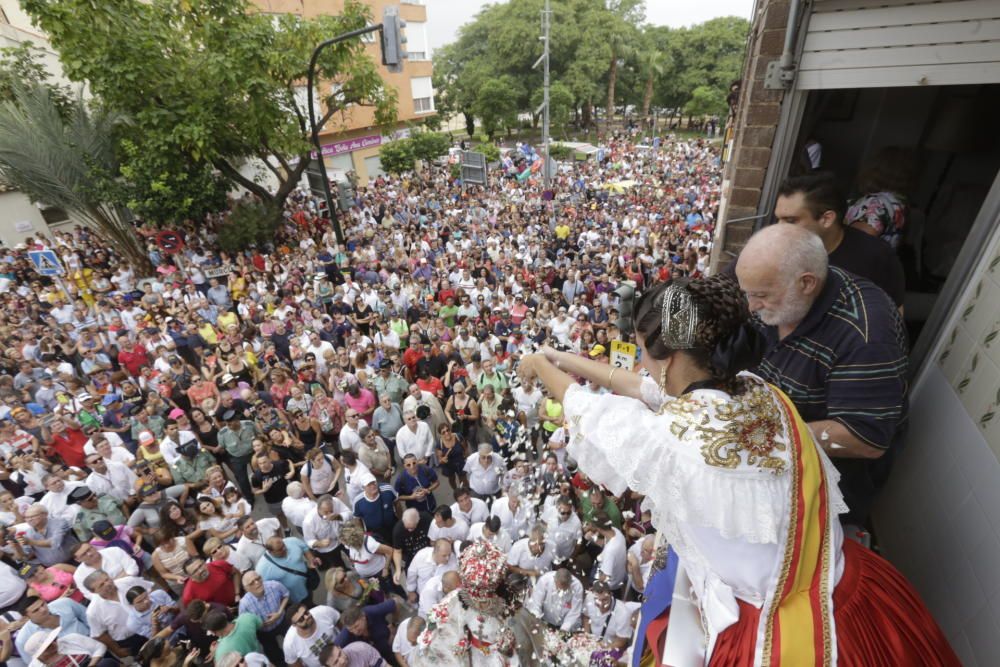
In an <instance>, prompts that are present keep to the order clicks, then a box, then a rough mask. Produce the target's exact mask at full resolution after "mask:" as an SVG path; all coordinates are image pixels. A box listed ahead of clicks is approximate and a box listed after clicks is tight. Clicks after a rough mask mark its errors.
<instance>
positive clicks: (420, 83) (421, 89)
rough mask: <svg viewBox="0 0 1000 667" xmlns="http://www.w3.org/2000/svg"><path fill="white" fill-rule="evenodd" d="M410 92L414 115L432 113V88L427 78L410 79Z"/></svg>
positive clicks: (416, 77)
mask: <svg viewBox="0 0 1000 667" xmlns="http://www.w3.org/2000/svg"><path fill="white" fill-rule="evenodd" d="M410 92H411V93H412V94H413V111H414V113H431V112H433V111H434V86H432V85H431V78H430V77H429V76H415V77H413V78H412V79H410Z"/></svg>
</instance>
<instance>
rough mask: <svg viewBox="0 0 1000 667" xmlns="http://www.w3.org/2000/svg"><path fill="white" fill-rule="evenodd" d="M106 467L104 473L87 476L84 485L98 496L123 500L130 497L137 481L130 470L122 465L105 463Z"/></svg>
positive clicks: (114, 462)
mask: <svg viewBox="0 0 1000 667" xmlns="http://www.w3.org/2000/svg"><path fill="white" fill-rule="evenodd" d="M104 465H106V466H107V467H108V470H107V472H106V473H104V474H101V473H99V472H96V471H95V472H92V473H90V475H88V476H87V480H86V484H87V486H89V487H90V490H91V491H93V492H94V493H96V494H97V495H99V496H111V497H113V498H117V499H118V500H125V499H126V498H128V497H129V496H130V495H132V490H133V489H134V488H135V482H136V480H137V479H138V478H137V477H136V475H135V473H134V472H132V470H131V469H130V468H129V467H128V466H127V465H125V464H124V463H118V462H117V461H113V460H112V461H105V462H104Z"/></svg>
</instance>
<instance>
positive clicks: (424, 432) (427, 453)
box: [396, 420, 434, 461]
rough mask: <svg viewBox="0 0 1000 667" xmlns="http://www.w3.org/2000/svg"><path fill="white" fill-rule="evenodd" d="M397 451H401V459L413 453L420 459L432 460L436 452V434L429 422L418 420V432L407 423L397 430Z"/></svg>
mask: <svg viewBox="0 0 1000 667" xmlns="http://www.w3.org/2000/svg"><path fill="white" fill-rule="evenodd" d="M396 451H397V452H398V453H399V458H400V460H402V459H404V458H405V457H406V455H407V454H413V455H414V456H416V457H417V460H418V461H419V460H420V459H427V460H431V456H432V455H433V453H434V435H433V434H432V433H431V427H430V426H428V425H427V422H423V421H420V420H417V430H416V432H414V431H413V430H411V429H410V427H409V426H405V425H404V426H403V428H401V429H399V430H398V431H396Z"/></svg>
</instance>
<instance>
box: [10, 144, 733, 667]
mask: <svg viewBox="0 0 1000 667" xmlns="http://www.w3.org/2000/svg"><path fill="white" fill-rule="evenodd" d="M643 143H644V142H643V141H642V140H641V139H640V138H639V137H637V136H627V135H621V136H616V137H611V138H609V139H608V140H607V141H606V142H605V144H604V145H602V155H601V158H602V159H601V161H600V162H597V161H593V160H591V161H585V162H572V163H567V164H565V165H563V167H562V168H561V170H560V173H559V174H558V175H557V176H556V178H555V184H554V190H555V192H556V193H557V195H556V198H555V202H554V203H550V202H549V199H550V197H548V196H547V194H546V193H543V192H542V189H541V184H540V183H538V182H536V181H535V180H534V179H529V180H524V179H520V178H517V177H516V175H517V173H520V172H521V171H522V170H523V169H524V167H525V164H526V163H525V161H526V160H528V159H530V156H531V155H532V152H531V151H530V149H528V148H527V147H518V148H517V149H514V150H513V151H511V152H510V153H508V154H507V155H506V159H505V162H504V164H505V165H513V168H505V167H504V166H501V167H499V168H497V169H495V170H494V171H492V172H491V174H490V179H491V180H490V183H489V185H488V186H486V187H472V186H466V187H462V184H461V183H459V182H458V181H456V180H454V179H451V178H450V177H449V174H448V172H447V171H445V170H438V169H437V168H435V167H431V168H430V171H427V172H425V173H423V174H422V175H420V176H412V175H411V176H407V177H403V178H390V177H385V176H380V177H378V178H375V179H373V181H371V182H370V183H369V184H368V185H367V186H366V187H360V188H357V189H356V190H355V199H354V205H353V206H352V207H351V208H350V210H348V211H346V212H344V213H342V214H341V216H340V222H341V224H342V225H343V227H344V231H345V233H346V238H347V242H346V244H343V245H339V244H338V243H337V242H336V237H335V234H334V231H333V228H332V225H331V223H330V221H329V220H327V219H325V218H322V217H320V216H319V215H318V212H319V210H320V207H319V206H318V202H317V201H316V200H315V199H314V198H313V197H312V196H311V195H310V194H309V193H308V191H306V190H300V191H297V192H296V193H294V194H293V195H292V197H291V198H290V199H289V201H288V202H287V204H286V207H285V218H284V222H283V224H282V225H281V226H280V228H279V230H278V233H277V235H276V238H275V240H274V243H273V244H272V245H269V246H268V247H261V248H247V249H245V250H242V251H239V252H226V251H224V250H222V249H221V247H220V246H219V243H218V236H217V232H218V230H219V228H220V225H224V224H225V222H226V214H225V213H220V214H218V215H210V216H207V218H206V219H205V220H198V221H188V222H187V223H186V224H185V225H182V226H181V227H180V228H178V229H177V230H176V231H178V232H179V234H180V235H181V236H182V237H183V239H184V247H183V250H182V254H181V255H180V256H177V255H171V254H168V253H166V252H164V251H163V250H162V249H160V247H159V246H158V245H157V244H156V242H155V240H154V235H155V232H156V231H158V230H157V229H155V228H154V227H153V226H151V225H144V226H141V227H140V229H139V231H140V233H142V234H144V235H145V236H146V237H147V239H148V243H149V245H148V248H149V257H150V260H151V262H152V264H153V266H154V267H155V268H156V271H155V274H154V275H153V276H143V275H139V274H138V273H137V272H136V271H135V270H134V269H133V267H131V266H129V265H128V264H127V263H126V262H124V261H123V260H122V259H121V258H120V257H118V256H116V255H115V254H114V253H113V252H111V251H110V250H109V249H108V246H107V245H106V244H105V243H104V242H103V241H102V240H101V238H100V237H99V236H98V235H97V234H95V233H94V232H93V231H91V230H88V229H86V228H83V227H77V228H74V229H73V230H72V232H57V233H55V234H54V235H53V237H52V238H48V237H46V236H43V235H39V236H37V237H35V238H33V239H29V240H28V242H27V243H25V244H22V245H21V246H18V247H17V248H12V249H2V250H0V302H2V304H3V307H2V309H0V311H2V312H0V340H2V341H3V343H4V349H5V353H4V354H3V356H2V358H0V373H2V374H0V456H2V464H0V483H2V485H3V490H2V492H0V522H2V524H3V533H2V540H3V543H2V559H0V610H2V613H0V660H4V661H6V662H7V664H11V665H14V664H21V663H18V662H17V660H21V661H22V662H23V664H43V665H59V666H60V667H62V666H63V665H83V664H90V665H101V666H102V667H110V666H111V665H116V664H142V665H151V666H154V667H161V666H162V667H171V666H174V665H185V666H186V665H199V664H213V663H214V664H215V665H218V666H220V667H232V666H233V665H236V664H242V663H243V662H245V663H246V664H251V665H265V664H267V663H271V664H274V665H283V664H287V665H295V666H297V667H318V666H319V665H339V666H343V665H350V666H351V667H357V666H361V665H364V666H374V665H380V664H383V661H384V663H385V664H388V665H419V664H426V663H422V662H421V660H422V659H425V660H426V658H421V655H422V654H426V655H430V654H431V653H432V652H433V651H432V650H431V649H430V648H428V645H427V644H428V641H429V640H427V639H426V638H427V637H430V636H431V635H432V634H433V630H434V628H435V625H436V624H439V623H440V620H441V619H440V613H439V612H435V609H436V608H437V607H438V606H439V603H440V602H441V601H442V600H444V601H445V602H447V600H451V599H455V598H456V595H458V593H459V592H462V591H463V590H464V591H465V593H463V594H464V595H468V594H470V591H472V590H474V586H473V584H472V579H470V577H472V576H473V575H472V574H471V570H472V569H474V566H473V565H472V564H471V561H472V560H473V559H472V558H471V557H470V558H468V559H467V560H469V561H470V563H466V562H464V561H463V560H462V559H463V554H470V553H471V551H470V545H473V546H474V545H476V544H480V545H482V544H485V543H488V544H489V545H491V547H493V548H495V549H496V550H497V552H498V553H500V554H501V556H502V561H503V562H502V563H501V564H500V571H501V572H504V573H507V574H509V579H510V580H509V581H505V585H506V586H510V587H511V590H517V591H519V593H518V596H517V597H518V600H519V601H520V602H519V604H518V608H519V609H523V611H524V613H526V614H529V615H530V616H531V618H532V619H533V622H537V623H538V624H540V625H541V626H542V627H545V628H548V629H550V630H552V631H557V632H561V633H566V636H570V635H585V636H588V637H590V638H592V639H593V641H594V644H593V646H594V647H596V648H598V649H600V651H601V652H603V653H602V654H604V655H606V656H607V659H608V660H611V661H614V660H615V659H618V658H620V657H621V656H622V655H623V653H624V652H625V650H626V648H627V646H628V645H629V644H630V642H631V637H632V635H633V631H634V626H635V623H636V617H637V613H636V612H637V609H638V606H639V604H640V603H641V601H642V599H643V591H644V587H645V585H646V582H647V580H648V578H649V576H650V572H651V569H652V568H653V566H654V564H655V563H657V562H660V566H661V567H662V561H663V560H664V553H665V547H664V546H663V545H660V544H657V543H656V541H655V539H654V531H653V529H652V525H651V520H650V514H649V512H648V511H644V510H643V509H642V507H641V500H642V499H641V497H639V496H638V495H635V494H632V493H629V492H625V493H619V494H617V495H612V494H610V493H609V492H608V490H607V489H605V488H603V487H602V486H601V485H599V484H595V483H594V482H592V481H591V480H590V479H589V478H588V477H587V476H586V475H584V474H583V473H582V472H580V471H579V470H578V469H577V467H576V464H575V462H574V461H573V459H572V458H571V457H567V455H566V450H567V445H568V444H569V440H570V429H569V425H568V424H567V422H566V415H565V412H564V409H563V406H562V404H561V403H560V401H559V400H558V399H557V398H555V397H554V396H553V394H552V393H550V392H548V391H546V390H544V388H542V387H540V386H539V385H538V384H537V383H535V382H534V381H533V379H531V378H524V379H522V378H521V377H520V376H519V375H518V374H517V368H518V365H519V360H520V359H521V358H522V357H523V356H524V355H527V354H530V353H532V352H534V351H536V350H538V349H541V348H542V347H543V346H549V347H552V348H558V349H560V350H564V351H566V354H571V355H575V356H578V357H581V358H586V359H590V360H594V361H595V362H600V363H602V364H604V365H605V366H606V367H608V368H610V366H608V362H609V358H610V355H611V343H612V341H616V340H623V339H624V340H628V336H627V332H624V333H623V331H622V328H623V327H622V326H621V323H620V321H619V317H620V315H621V314H622V313H621V312H620V311H621V310H622V304H620V303H619V300H618V297H617V296H616V295H615V292H614V290H615V289H616V288H617V287H618V286H619V285H621V284H622V283H623V282H626V281H628V282H629V284H630V285H634V286H635V287H636V288H637V289H643V288H644V287H647V286H651V285H655V284H657V283H661V282H663V281H668V280H671V279H674V278H678V277H698V276H700V275H702V274H704V272H705V271H706V269H707V262H708V255H709V252H710V249H711V238H712V231H713V226H714V215H715V213H716V210H717V207H718V198H719V192H720V181H721V178H720V169H719V152H718V149H717V148H716V147H713V146H711V145H709V144H708V143H707V142H704V141H701V140H681V139H675V138H672V137H667V138H664V140H663V142H662V144H659V142H658V145H659V148H658V149H656V150H653V149H651V148H646V147H645V146H644V145H643ZM646 143H651V142H648V141H647V142H646ZM36 249H52V250H55V251H56V253H57V254H58V255H59V256H60V258H61V261H62V263H63V264H64V266H65V267H66V271H67V276H66V279H65V280H64V281H62V282H57V281H53V280H52V279H50V278H46V277H42V276H39V275H37V274H36V273H35V272H34V271H33V269H32V267H31V264H30V262H29V261H28V258H27V256H26V251H30V250H36ZM179 260H180V261H179ZM64 289H65V291H63V290H64ZM593 389H594V391H598V388H597V387H596V386H594V387H593ZM602 391H603V390H602ZM476 562H478V561H476ZM465 570H469V571H468V572H467V571H465ZM486 607H487V608H489V604H487V605H486ZM436 613H437V615H435V614H436ZM421 637H424V639H425V640H424V641H423V642H422V641H421V639H420V638H421ZM507 648H508V649H509V650H510V651H513V650H514V649H513V647H507ZM475 649H476V651H478V652H479V653H481V654H484V655H485V654H491V653H492V654H496V655H499V654H498V652H497V651H498V649H497V648H496V647H494V648H493V649H491V648H490V647H489V646H488V645H486V644H484V645H481V646H478V647H475ZM510 651H505V653H504V655H507V653H509V652H510ZM534 660H535V661H536V662H535V664H544V663H545V661H544V660H543V661H541V662H538V656H537V655H536V657H535V658H534ZM531 662H532V658H531V657H530V656H526V657H523V659H522V664H524V663H531ZM498 664H500V663H498Z"/></svg>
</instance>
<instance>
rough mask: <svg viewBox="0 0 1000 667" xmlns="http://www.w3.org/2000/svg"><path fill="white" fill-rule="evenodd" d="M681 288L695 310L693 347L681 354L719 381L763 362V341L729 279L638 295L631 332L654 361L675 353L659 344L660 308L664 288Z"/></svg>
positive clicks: (682, 281)
mask: <svg viewBox="0 0 1000 667" xmlns="http://www.w3.org/2000/svg"><path fill="white" fill-rule="evenodd" d="M668 286H672V288H673V289H676V288H678V287H679V288H682V289H684V290H685V291H687V292H688V293H689V294H690V295H691V299H692V301H693V302H694V305H695V307H696V309H697V325H696V327H695V331H694V346H693V347H691V348H688V349H684V350H683V351H684V352H685V353H686V354H688V355H689V356H691V357H692V358H693V359H694V361H695V362H696V363H697V364H698V365H700V366H701V367H703V368H705V369H706V370H708V371H709V372H710V373H711V374H712V377H713V378H714V379H716V380H718V381H720V382H731V381H732V380H733V379H734V378H735V377H736V374H737V373H739V372H740V371H743V370H747V369H748V368H752V367H754V366H756V365H757V364H758V363H759V362H760V360H761V358H762V357H763V351H764V346H763V340H762V339H761V338H760V336H759V334H758V333H757V331H756V329H755V328H754V327H753V325H752V324H751V318H750V309H749V306H748V305H747V301H746V297H745V296H744V294H743V292H742V290H740V287H739V284H738V283H737V282H736V279H735V278H733V277H732V276H729V275H716V276H712V277H710V278H702V279H698V280H691V279H688V278H678V279H676V280H673V281H671V282H670V283H661V284H659V285H656V286H655V287H653V288H652V289H651V290H649V291H648V292H646V293H645V294H643V295H642V297H641V298H640V299H639V301H638V303H637V304H636V307H635V330H636V333H637V334H638V335H640V336H642V337H643V339H644V341H645V346H646V350H647V352H648V353H649V354H650V356H652V357H653V358H654V359H665V358H667V357H668V356H670V355H671V354H672V353H673V352H675V351H676V350H674V349H672V348H670V347H669V346H668V345H667V344H666V343H665V342H664V336H663V322H662V319H661V317H662V315H661V313H662V307H663V299H664V294H665V292H666V291H667V287H668Z"/></svg>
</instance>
